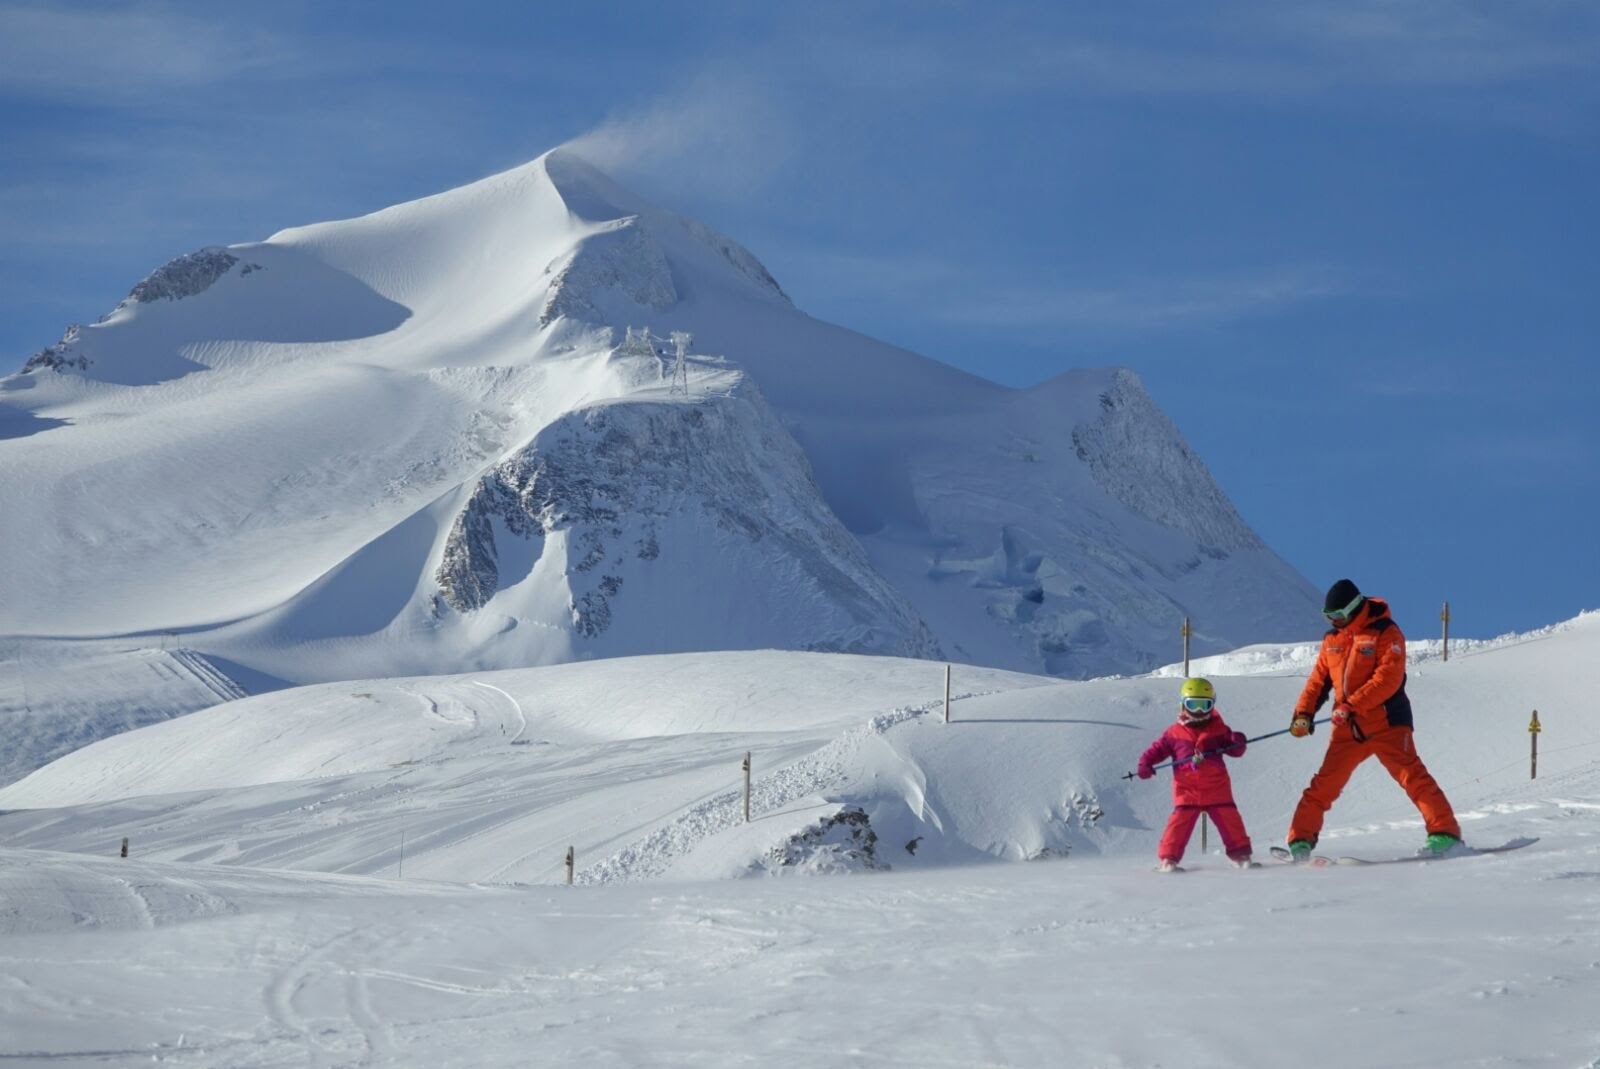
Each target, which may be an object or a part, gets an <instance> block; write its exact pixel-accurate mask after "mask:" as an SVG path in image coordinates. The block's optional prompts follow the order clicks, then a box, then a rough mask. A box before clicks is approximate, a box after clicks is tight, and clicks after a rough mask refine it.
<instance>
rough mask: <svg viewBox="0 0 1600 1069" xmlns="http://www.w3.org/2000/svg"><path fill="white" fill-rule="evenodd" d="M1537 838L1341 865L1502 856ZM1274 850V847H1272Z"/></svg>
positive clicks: (1360, 859) (1343, 861) (1359, 859)
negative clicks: (1446, 852)
mask: <svg viewBox="0 0 1600 1069" xmlns="http://www.w3.org/2000/svg"><path fill="white" fill-rule="evenodd" d="M1538 841H1539V840H1538V838H1536V837H1535V838H1531V839H1530V838H1521V839H1512V840H1510V841H1509V842H1504V843H1501V844H1500V845H1499V846H1467V847H1461V848H1458V849H1456V850H1452V851H1451V852H1450V853H1448V854H1408V855H1407V856H1405V857H1385V858H1365V857H1341V858H1339V859H1338V863H1339V864H1341V865H1398V864H1401V863H1403V862H1406V861H1451V860H1454V859H1455V858H1458V857H1476V856H1477V855H1479V854H1503V853H1505V852H1506V851H1508V850H1521V849H1522V848H1523V847H1524V846H1532V845H1533V844H1534V843H1536V842H1538ZM1274 849H1276V847H1274Z"/></svg>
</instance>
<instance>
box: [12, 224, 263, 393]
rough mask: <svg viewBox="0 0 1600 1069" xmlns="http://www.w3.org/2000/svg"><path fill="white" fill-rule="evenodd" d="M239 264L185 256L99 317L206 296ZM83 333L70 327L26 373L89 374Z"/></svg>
mask: <svg viewBox="0 0 1600 1069" xmlns="http://www.w3.org/2000/svg"><path fill="white" fill-rule="evenodd" d="M239 263H240V260H239V258H238V257H237V256H235V255H233V254H232V253H231V252H229V251H228V250H226V249H222V248H216V247H210V248H204V249H200V250H199V251H197V252H191V253H186V254H185V255H183V256H180V257H178V258H177V259H175V260H171V261H169V262H167V263H165V264H163V265H161V266H160V267H158V268H156V269H155V270H154V271H152V272H150V274H149V275H147V276H145V277H144V278H143V279H142V280H140V282H139V283H138V284H137V285H135V286H134V287H133V289H132V290H130V291H129V292H128V296H127V297H126V298H124V299H123V300H122V301H121V303H119V304H118V305H117V307H116V308H113V309H112V310H111V312H110V313H107V315H105V316H101V317H100V322H104V321H105V320H106V319H108V318H109V317H110V316H111V315H113V314H115V313H116V312H118V311H120V310H121V309H123V308H126V307H128V305H130V304H153V303H155V302H156V301H181V300H183V299H184V298H185V297H194V296H196V295H198V294H201V293H204V292H205V291H206V290H208V289H210V288H211V287H212V286H214V285H215V284H216V282H217V280H218V279H220V278H221V277H222V276H223V275H226V274H227V273H228V272H229V271H232V270H233V269H234V268H235V267H236V266H238V265H239ZM264 270H266V268H264V267H262V266H261V265H260V264H254V263H246V264H244V266H243V267H240V268H239V274H240V276H244V275H248V274H252V273H253V272H256V271H264ZM82 331H83V328H82V327H81V326H79V325H76V324H75V325H73V326H70V327H68V328H67V331H66V333H65V334H63V335H62V336H61V340H60V341H58V342H56V343H55V344H54V345H47V346H45V347H44V348H43V349H41V350H39V351H38V352H37V353H34V354H33V355H32V356H31V357H29V358H28V361H27V363H25V364H23V365H22V371H23V373H24V374H26V373H27V372H29V371H36V370H39V369H41V368H48V369H50V370H52V371H87V370H88V369H89V366H90V365H91V364H93V363H94V360H93V359H92V358H90V357H89V356H88V355H87V354H86V353H84V352H83V351H82V348H81V346H80V345H79V342H80V341H81V340H82Z"/></svg>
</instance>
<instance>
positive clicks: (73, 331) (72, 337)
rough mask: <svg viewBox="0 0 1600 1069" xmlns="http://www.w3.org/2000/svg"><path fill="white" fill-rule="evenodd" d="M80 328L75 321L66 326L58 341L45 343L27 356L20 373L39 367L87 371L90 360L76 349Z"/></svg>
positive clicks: (35, 369) (53, 369) (54, 369)
mask: <svg viewBox="0 0 1600 1069" xmlns="http://www.w3.org/2000/svg"><path fill="white" fill-rule="evenodd" d="M82 330H83V328H82V327H81V326H80V325H78V324H76V323H74V324H73V325H72V326H70V327H68V328H67V331H66V333H65V334H63V335H61V340H60V341H58V342H56V343H55V344H54V345H46V346H45V347H44V348H43V349H40V350H39V351H38V352H36V353H34V354H33V355H32V356H30V357H28V362H27V363H25V364H23V365H22V373H23V374H24V375H26V374H27V373H28V372H30V371H37V370H39V369H41V368H49V369H50V370H52V371H67V370H75V371H87V370H88V369H89V364H90V362H91V361H90V360H89V358H88V357H87V356H86V355H84V354H83V353H81V352H79V351H78V338H79V335H80V333H81V332H82Z"/></svg>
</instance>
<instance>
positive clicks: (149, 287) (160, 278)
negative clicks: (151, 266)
mask: <svg viewBox="0 0 1600 1069" xmlns="http://www.w3.org/2000/svg"><path fill="white" fill-rule="evenodd" d="M238 262H239V258H238V257H237V256H235V255H233V254H232V253H230V252H228V251H227V250H226V249H218V248H207V249H201V250H200V251H199V252H191V253H188V254H187V255H184V256H180V257H178V258H177V259H176V260H172V261H170V262H169V263H166V264H163V265H162V266H161V267H158V268H156V269H155V270H154V271H152V272H150V274H149V275H148V276H147V277H146V278H145V279H144V280H143V281H141V282H140V283H139V284H138V285H136V286H134V287H133V289H132V290H131V291H130V292H129V293H128V300H130V301H136V302H138V303H139V304H150V303H151V302H153V301H180V300H182V299H183V298H185V297H193V296H195V295H196V294H199V293H204V292H205V291H206V290H208V289H210V288H211V287H212V285H214V284H215V283H216V281H217V279H219V278H221V277H222V276H223V275H225V274H227V273H228V272H229V271H231V270H233V265H234V264H237V263H238ZM247 266H248V267H249V269H250V270H256V269H257V267H256V265H247Z"/></svg>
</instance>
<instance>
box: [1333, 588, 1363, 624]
mask: <svg viewBox="0 0 1600 1069" xmlns="http://www.w3.org/2000/svg"><path fill="white" fill-rule="evenodd" d="M1365 600H1367V599H1366V595H1364V594H1357V595H1356V597H1355V600H1354V601H1352V602H1351V603H1350V604H1348V605H1346V606H1345V607H1344V608H1342V609H1323V610H1322V615H1324V616H1326V617H1327V618H1328V619H1330V620H1332V621H1333V622H1334V623H1336V624H1342V623H1346V622H1347V621H1348V620H1349V619H1350V617H1352V616H1354V615H1355V614H1356V613H1357V612H1358V611H1360V609H1361V603H1362V602H1363V601H1365Z"/></svg>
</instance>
